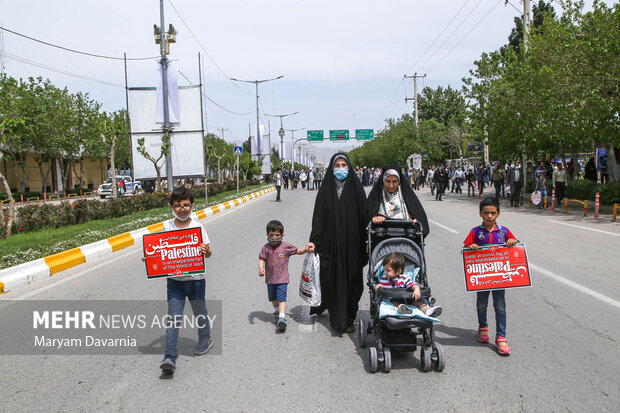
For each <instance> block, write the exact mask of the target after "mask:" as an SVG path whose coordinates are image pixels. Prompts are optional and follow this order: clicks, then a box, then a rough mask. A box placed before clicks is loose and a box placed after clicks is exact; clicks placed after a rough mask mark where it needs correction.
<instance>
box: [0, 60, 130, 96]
mask: <svg viewBox="0 0 620 413" xmlns="http://www.w3.org/2000/svg"><path fill="white" fill-rule="evenodd" d="M4 56H6V57H8V58H9V59H12V60H16V61H18V62H21V63H25V64H28V65H31V66H36V67H39V68H41V69H46V70H50V71H52V72H56V73H60V74H63V75H66V76H71V77H75V78H78V79H83V80H88V81H90V82H95V83H101V84H103V85H108V86H114V87H120V88H123V89H124V88H125V86H124V85H119V84H116V83H110V82H106V81H105V80H100V79H95V78H93V77H88V76H84V75H79V74H76V73H71V72H68V71H66V70H63V69H58V68H55V67H52V66H48V65H45V64H43V63H38V62H35V61H32V60H28V59H24V58H23V57H19V56H15V55H13V54H10V53H6V52H5V53H4Z"/></svg>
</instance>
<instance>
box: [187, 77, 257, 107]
mask: <svg viewBox="0 0 620 413" xmlns="http://www.w3.org/2000/svg"><path fill="white" fill-rule="evenodd" d="M179 74H180V75H181V76H183V78H184V79H185V80H187V82H188V83H189V84H190V85H192V86H195V85H194V84H193V83H192V81H191V80H189V79H188V78H187V76H185V75H184V74H183V72H181V71H180V70H179ZM201 94H202V96H204V97H205V98H207V99H208V100H209V102H211V103H213V104H214V105H215V106H217V107H218V108H220V109H222V110H225V111H226V112H229V113H232V114H233V115H239V116H247V115H251V114H252V113H254V112H253V111H252V112H248V113H239V112H234V111H232V110H229V109H226V108H225V107H224V106H222V105H220V104H219V103H217V102H216V101H214V100H213V99H211V98H210V97H209V96H207V95H205V94H204V92H202V91H201Z"/></svg>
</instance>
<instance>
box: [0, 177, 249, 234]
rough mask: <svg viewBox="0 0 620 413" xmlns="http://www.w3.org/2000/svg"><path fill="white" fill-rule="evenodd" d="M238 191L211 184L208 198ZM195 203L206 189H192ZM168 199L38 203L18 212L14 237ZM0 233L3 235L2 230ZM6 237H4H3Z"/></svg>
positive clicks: (157, 204)
mask: <svg viewBox="0 0 620 413" xmlns="http://www.w3.org/2000/svg"><path fill="white" fill-rule="evenodd" d="M259 183H260V182H259V181H257V180H256V181H243V182H239V188H241V187H245V186H248V185H258V184H259ZM236 188H237V183H236V181H235V182H225V183H223V184H210V185H209V196H213V195H216V194H219V193H222V192H226V191H231V190H234V189H236ZM192 193H193V195H194V198H195V199H200V198H204V193H205V191H204V187H201V188H192ZM169 199H170V198H169V196H168V194H167V193H163V192H152V193H148V194H147V193H142V194H139V195H135V196H131V197H120V198H112V199H109V200H108V201H106V202H102V201H99V200H92V199H78V200H69V201H63V202H61V203H60V204H52V203H39V204H31V205H26V206H24V207H21V208H18V210H17V214H16V218H15V220H14V221H13V229H12V232H13V233H17V232H31V231H39V230H42V229H46V228H59V227H62V226H66V225H75V224H81V223H83V222H87V221H93V220H97V219H106V218H112V217H119V216H125V215H129V214H132V213H134V212H136V211H145V210H150V209H154V208H161V207H165V206H168V205H169ZM0 231H2V230H1V229H0ZM0 235H4V234H0Z"/></svg>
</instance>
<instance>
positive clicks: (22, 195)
mask: <svg viewBox="0 0 620 413" xmlns="http://www.w3.org/2000/svg"><path fill="white" fill-rule="evenodd" d="M21 197H22V206H24V194H21Z"/></svg>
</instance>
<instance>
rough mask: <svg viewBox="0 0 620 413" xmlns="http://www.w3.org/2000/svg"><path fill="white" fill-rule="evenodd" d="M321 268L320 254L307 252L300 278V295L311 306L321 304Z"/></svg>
mask: <svg viewBox="0 0 620 413" xmlns="http://www.w3.org/2000/svg"><path fill="white" fill-rule="evenodd" d="M320 268H321V261H320V259H319V254H315V253H313V252H309V253H308V254H306V258H304V265H303V267H302V270H301V279H300V280H299V296H300V297H301V298H303V300H304V301H305V302H306V303H307V304H308V305H310V306H311V307H318V306H319V305H321V280H320V278H319V273H320Z"/></svg>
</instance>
